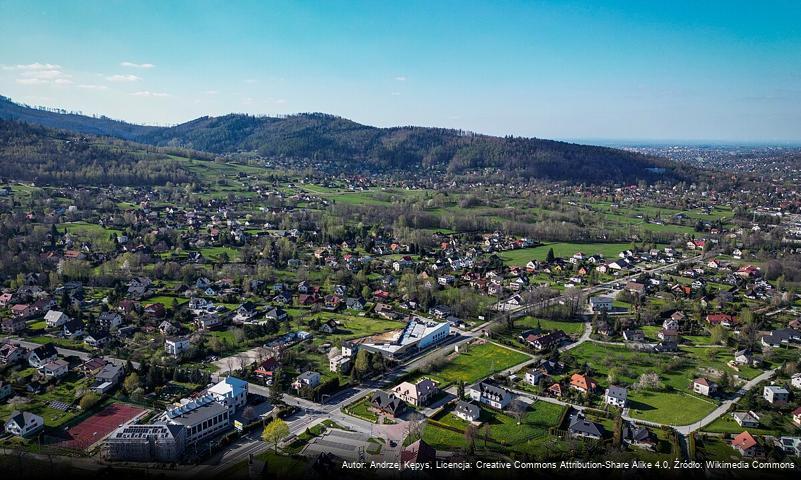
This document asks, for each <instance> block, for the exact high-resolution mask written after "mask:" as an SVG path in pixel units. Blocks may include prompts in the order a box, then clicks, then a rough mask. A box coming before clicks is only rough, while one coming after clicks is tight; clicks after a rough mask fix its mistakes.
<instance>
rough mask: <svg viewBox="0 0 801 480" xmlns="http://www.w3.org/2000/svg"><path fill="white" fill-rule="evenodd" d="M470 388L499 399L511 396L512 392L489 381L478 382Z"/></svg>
mask: <svg viewBox="0 0 801 480" xmlns="http://www.w3.org/2000/svg"><path fill="white" fill-rule="evenodd" d="M470 390H478V391H480V392H481V394H482V395H484V396H486V397H490V398H495V399H498V400H500V399H502V398H505V397H507V396H511V392H509V390H507V389H505V388H503V387H498V386H496V385H493V384H491V383H487V382H478V383H476V384H475V385H473V386H471V387H470Z"/></svg>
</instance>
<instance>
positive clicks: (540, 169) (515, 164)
mask: <svg viewBox="0 0 801 480" xmlns="http://www.w3.org/2000/svg"><path fill="white" fill-rule="evenodd" d="M0 118H5V119H17V120H22V121H25V122H28V123H35V124H39V125H45V126H50V127H57V128H64V129H68V130H72V131H77V132H81V133H92V134H98V135H107V136H113V137H117V138H123V139H127V140H133V141H137V142H140V143H145V144H150V145H156V146H162V147H180V148H190V149H194V150H200V151H205V152H212V153H217V154H225V153H235V152H256V153H258V154H260V155H262V156H264V157H267V158H288V159H308V160H311V161H314V162H318V163H321V164H329V165H334V166H336V167H338V168H340V169H343V170H345V171H350V172H354V173H358V172H364V171H372V172H376V171H377V172H387V171H395V170H415V171H419V170H420V169H432V170H436V171H442V172H447V173H451V174H463V173H466V172H478V173H480V174H481V175H491V174H493V173H497V172H502V173H503V175H505V176H506V177H519V178H522V179H529V178H542V179H548V180H567V181H573V182H580V183H600V182H618V183H622V182H633V181H638V180H646V181H657V180H675V179H682V178H684V177H686V176H687V175H686V174H685V172H686V169H687V168H688V167H686V166H682V167H681V168H679V166H677V165H676V164H674V163H672V162H670V161H668V160H665V159H662V158H659V157H655V156H648V155H643V154H639V153H634V152H627V151H622V150H618V149H613V148H606V147H597V146H589V145H578V144H571V143H566V142H557V141H552V140H542V139H537V138H521V137H493V136H489V135H480V134H474V133H468V132H464V131H461V130H453V129H441V128H423V127H393V128H377V127H371V126H367V125H361V124H359V123H356V122H353V121H350V120H347V119H344V118H341V117H337V116H333V115H327V114H319V113H311V114H298V115H291V116H287V117H280V118H279V117H256V116H251V115H242V114H230V115H225V116H221V117H201V118H198V119H195V120H192V121H190V122H187V123H184V124H181V125H177V126H174V127H145V126H139V125H130V124H126V123H124V122H118V121H114V120H110V119H107V118H96V117H87V116H81V115H77V114H71V113H59V112H56V111H49V110H41V109H34V108H30V107H26V106H22V105H18V104H15V103H13V102H11V101H10V100H9V99H7V98H4V97H0ZM488 178H489V177H488Z"/></svg>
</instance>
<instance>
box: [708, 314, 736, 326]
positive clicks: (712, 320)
mask: <svg viewBox="0 0 801 480" xmlns="http://www.w3.org/2000/svg"><path fill="white" fill-rule="evenodd" d="M706 321H707V323H709V324H710V325H712V326H716V325H721V326H723V327H725V328H731V327H732V326H733V325H734V324H735V323H737V318H736V317H734V316H732V315H729V314H727V313H713V314H710V315H707V316H706Z"/></svg>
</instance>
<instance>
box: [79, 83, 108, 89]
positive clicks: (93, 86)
mask: <svg viewBox="0 0 801 480" xmlns="http://www.w3.org/2000/svg"><path fill="white" fill-rule="evenodd" d="M78 88H83V89H86V90H108V87H107V86H105V85H93V84H81V85H78Z"/></svg>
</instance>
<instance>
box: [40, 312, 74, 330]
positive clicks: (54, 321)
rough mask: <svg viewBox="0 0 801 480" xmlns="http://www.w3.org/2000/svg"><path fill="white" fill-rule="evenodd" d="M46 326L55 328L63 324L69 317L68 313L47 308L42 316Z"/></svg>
mask: <svg viewBox="0 0 801 480" xmlns="http://www.w3.org/2000/svg"><path fill="white" fill-rule="evenodd" d="M44 319H45V323H46V324H47V328H56V327H60V326H62V325H64V324H65V323H67V322H68V321H69V319H70V317H69V315H67V314H66V313H64V312H59V311H58V310H48V311H47V313H46V314H45V316H44Z"/></svg>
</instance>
